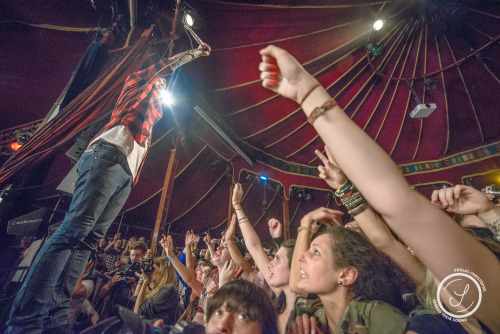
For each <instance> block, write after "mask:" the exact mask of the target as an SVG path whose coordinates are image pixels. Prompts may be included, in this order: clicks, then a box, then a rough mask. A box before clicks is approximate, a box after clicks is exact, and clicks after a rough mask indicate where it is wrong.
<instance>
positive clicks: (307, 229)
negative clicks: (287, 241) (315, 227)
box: [297, 226, 312, 233]
mask: <svg viewBox="0 0 500 334" xmlns="http://www.w3.org/2000/svg"><path fill="white" fill-rule="evenodd" d="M304 230H305V231H309V232H312V228H310V227H309V226H299V227H298V228H297V233H298V232H300V231H304Z"/></svg>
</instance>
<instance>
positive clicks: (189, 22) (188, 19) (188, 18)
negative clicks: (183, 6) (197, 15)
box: [184, 13, 194, 27]
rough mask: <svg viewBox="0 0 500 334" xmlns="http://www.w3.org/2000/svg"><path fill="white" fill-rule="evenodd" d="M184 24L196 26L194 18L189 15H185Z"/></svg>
mask: <svg viewBox="0 0 500 334" xmlns="http://www.w3.org/2000/svg"><path fill="white" fill-rule="evenodd" d="M184 24H187V25H188V26H190V27H192V26H193V25H194V18H193V17H192V16H191V15H190V14H188V13H186V14H184Z"/></svg>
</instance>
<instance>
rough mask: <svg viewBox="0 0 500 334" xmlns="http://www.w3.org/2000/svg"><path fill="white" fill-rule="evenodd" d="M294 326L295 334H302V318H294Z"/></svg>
mask: <svg viewBox="0 0 500 334" xmlns="http://www.w3.org/2000/svg"><path fill="white" fill-rule="evenodd" d="M295 324H296V325H297V333H300V334H302V333H304V330H305V328H304V322H303V320H302V317H301V316H298V317H297V318H295Z"/></svg>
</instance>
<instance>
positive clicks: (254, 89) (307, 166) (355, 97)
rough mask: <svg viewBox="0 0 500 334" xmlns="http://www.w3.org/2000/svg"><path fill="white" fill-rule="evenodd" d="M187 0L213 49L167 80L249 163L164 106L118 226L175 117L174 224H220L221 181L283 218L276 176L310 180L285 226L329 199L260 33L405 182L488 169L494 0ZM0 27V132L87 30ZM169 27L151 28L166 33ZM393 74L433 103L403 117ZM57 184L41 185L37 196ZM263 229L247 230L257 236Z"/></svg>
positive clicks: (257, 208)
mask: <svg viewBox="0 0 500 334" xmlns="http://www.w3.org/2000/svg"><path fill="white" fill-rule="evenodd" d="M160 2H161V1H160ZM170 2H171V3H170ZM170 2H169V4H168V5H167V6H165V7H166V10H170V11H173V9H172V7H173V5H174V2H173V1H170ZM189 4H190V5H191V6H192V7H194V8H195V9H196V10H197V11H198V13H199V15H200V17H201V18H202V19H203V23H204V24H203V26H202V27H200V28H198V30H197V33H198V34H199V35H200V37H201V38H202V39H203V40H204V41H206V42H207V43H209V44H210V45H211V47H212V50H213V51H212V55H211V56H210V57H208V58H203V59H199V60H197V61H196V62H193V63H192V64H189V65H187V66H185V68H183V69H182V72H181V73H180V75H179V84H178V85H177V86H175V87H174V90H175V92H176V95H177V96H178V97H179V98H181V99H182V98H185V99H188V100H189V99H191V100H193V101H190V103H191V104H193V105H194V104H199V105H201V106H203V107H204V108H208V109H210V110H213V111H214V112H215V113H216V115H217V116H218V117H219V118H220V119H221V120H222V121H223V122H224V123H225V124H227V125H228V127H229V128H230V129H231V130H232V131H233V132H234V133H235V134H236V136H237V137H239V138H240V139H241V141H242V142H243V144H244V146H245V145H247V150H249V151H250V152H251V155H252V157H254V158H255V159H256V160H257V161H256V162H255V164H254V165H253V166H251V165H249V164H248V163H247V162H245V161H244V159H243V158H241V157H240V156H238V155H237V154H236V153H235V152H234V151H232V150H231V149H230V148H228V147H227V146H226V145H225V144H223V143H222V142H221V140H220V139H219V138H218V137H217V136H216V135H215V134H214V132H213V131H211V130H210V128H209V127H208V126H207V125H206V123H204V122H203V121H202V120H200V119H199V118H198V117H197V116H195V113H194V112H193V111H191V109H190V110H189V111H186V110H185V108H184V107H182V106H177V107H173V108H172V113H173V117H172V116H168V117H166V118H165V119H164V120H162V121H161V122H160V123H159V124H158V125H157V126H156V128H155V132H154V141H155V143H154V145H153V147H152V148H151V151H150V153H149V155H148V159H147V161H146V164H145V168H144V171H143V173H142V177H141V181H140V182H139V184H138V185H137V186H136V187H135V188H134V189H133V191H132V194H131V196H130V198H129V201H128V202H127V204H126V207H125V209H126V213H125V219H124V222H125V223H128V224H133V225H134V224H135V225H141V226H144V227H148V228H151V227H152V226H153V224H154V219H155V216H156V211H157V206H158V202H159V191H160V189H161V185H162V183H163V178H164V175H165V170H166V166H167V164H168V156H169V154H170V149H171V148H172V141H173V138H174V137H175V133H176V131H173V129H175V128H176V127H177V126H179V125H180V126H181V127H182V130H183V132H184V133H185V134H186V140H185V143H184V145H183V146H181V147H180V148H179V150H178V151H179V152H178V157H179V165H178V168H177V171H176V174H177V177H176V180H175V186H174V196H173V199H172V203H171V207H170V211H169V215H168V222H171V223H172V224H173V225H172V226H173V228H174V231H178V232H182V231H184V230H185V229H186V226H191V227H193V228H194V229H195V232H201V231H204V230H206V229H207V228H209V227H212V228H213V227H216V226H220V227H222V226H223V225H224V224H223V223H224V221H225V219H226V217H227V205H228V196H229V187H230V185H231V184H232V182H233V181H235V182H236V181H238V180H240V182H243V184H244V187H245V188H246V189H249V191H248V194H247V196H246V197H245V202H246V203H245V202H244V206H246V207H248V208H249V216H250V219H251V220H253V221H255V222H257V221H259V222H260V221H265V219H266V218H267V217H271V216H281V214H282V209H281V205H282V200H281V198H280V197H279V196H278V195H276V194H275V192H274V190H276V184H281V185H282V188H281V189H280V188H279V187H278V192H280V193H281V192H282V189H283V187H284V189H285V194H286V196H287V197H288V196H289V191H290V188H291V187H292V186H296V185H302V186H307V187H308V188H309V189H313V190H309V192H310V193H311V194H312V200H311V201H310V202H306V201H304V200H297V199H295V198H293V196H292V198H291V200H290V217H292V218H293V217H294V216H296V218H295V219H294V221H293V222H292V225H293V224H294V223H295V224H297V221H298V220H297V219H298V217H300V215H301V214H304V213H305V212H306V211H307V210H309V209H311V208H314V207H317V206H318V205H326V204H327V203H329V202H328V201H327V198H326V185H325V184H323V183H322V181H321V180H319V179H318V178H317V177H315V176H314V175H311V174H314V170H313V167H315V166H316V165H317V164H318V161H317V160H316V159H315V155H314V149H322V146H323V144H322V142H321V140H320V138H319V137H318V136H317V134H316V132H315V131H314V129H313V128H312V127H311V126H309V125H308V124H307V122H306V119H305V117H304V115H303V112H302V110H300V109H299V106H298V105H296V104H295V103H293V102H291V101H289V100H286V99H283V98H281V97H278V96H276V95H274V94H273V93H272V92H270V91H268V90H265V89H263V88H262V87H261V83H260V80H259V72H258V70H257V68H258V64H259V62H260V57H259V55H258V50H259V49H261V48H263V47H265V46H266V45H268V44H271V43H272V44H275V45H278V46H280V47H282V48H284V49H286V50H289V51H290V52H291V53H292V54H293V55H294V56H296V58H297V59H298V60H299V61H300V62H301V63H302V64H303V65H304V66H305V67H306V69H307V70H309V71H310V72H311V73H313V74H314V75H315V77H316V78H317V79H318V80H319V81H320V82H321V83H322V84H323V86H325V87H327V89H328V91H329V92H330V93H331V95H332V96H334V97H335V98H336V100H337V101H338V102H339V104H340V105H341V106H342V107H343V108H344V109H345V112H346V113H347V114H348V115H350V116H351V118H352V119H353V120H354V121H355V122H356V123H357V124H358V125H359V126H360V127H362V128H363V129H364V130H365V131H366V132H367V133H368V134H369V135H370V136H371V137H372V138H374V139H375V140H376V141H377V143H379V145H381V146H382V147H383V148H384V149H385V150H386V151H387V152H388V153H389V154H390V155H391V157H392V158H393V159H394V161H395V162H396V163H397V164H399V165H400V166H401V171H402V172H403V173H404V174H405V175H407V177H408V180H409V181H410V183H412V184H421V185H423V184H429V183H433V182H450V183H458V182H461V177H462V176H464V175H473V174H477V173H486V172H488V171H491V170H495V169H498V164H499V163H500V160H499V158H498V152H497V150H498V148H500V144H498V142H499V140H500V136H499V135H500V131H499V130H498V129H500V117H498V109H499V107H500V103H499V102H498V98H497V96H498V94H499V92H500V80H499V78H500V65H499V62H498V60H499V59H500V48H499V46H498V38H499V36H500V5H499V3H498V2H492V1H462V2H456V1H453V2H447V1H424V2H414V1H350V2H345V1H314V2H311V1H303V2H299V1H275V2H273V4H259V3H246V4H245V3H241V2H238V3H232V2H223V1H189ZM0 6H3V8H1V9H2V10H1V12H2V13H3V14H0V15H3V16H4V17H5V18H6V19H8V20H12V19H15V20H18V21H24V22H29V23H46V24H52V25H58V26H66V27H94V26H96V25H97V24H98V22H99V15H98V14H97V12H95V11H94V10H93V9H92V8H91V7H90V4H89V3H87V2H78V1H69V2H68V1H48V2H47V1H44V2H23V3H20V2H15V3H9V4H5V3H4V4H2V5H0ZM61 14H64V15H61ZM160 14H161V13H160ZM169 14H172V13H169ZM376 17H378V18H382V19H384V20H385V25H384V27H383V29H382V30H380V31H379V32H374V31H373V30H372V28H371V26H372V24H373V21H374V20H375V18H376ZM0 29H2V33H1V34H0V40H1V45H2V48H1V50H0V53H1V55H2V62H1V63H0V73H2V74H0V87H1V89H0V94H1V99H2V102H3V103H2V109H3V110H2V122H1V123H0V129H1V128H3V129H5V128H8V127H12V126H16V125H19V124H22V123H27V122H30V121H33V120H36V119H39V118H42V117H44V116H45V114H46V113H47V111H48V110H49V109H50V107H51V105H52V104H53V103H54V101H55V100H56V98H57V96H58V95H59V94H60V92H61V90H62V89H63V88H64V86H65V85H66V83H67V81H68V80H69V78H70V76H71V73H72V71H73V70H74V68H75V67H76V65H77V63H78V61H79V59H80V57H81V56H82V55H83V53H84V51H85V49H86V47H87V45H88V44H89V42H90V40H91V36H90V35H91V34H87V35H86V34H83V33H78V32H66V31H56V30H50V29H42V28H36V27H30V26H25V25H19V24H12V23H9V24H7V23H5V22H4V23H2V24H0ZM170 29H171V27H169V26H166V25H165V26H163V27H162V30H163V31H170ZM179 31H180V32H179V35H180V38H179V40H177V41H176V51H181V48H182V47H184V48H187V46H188V44H189V43H188V39H187V36H186V35H185V34H184V32H183V31H182V29H180V30H179ZM369 38H371V40H372V41H373V42H374V43H375V44H379V45H382V46H383V51H382V53H381V54H380V55H379V56H377V57H373V56H371V55H368V54H367V51H366V47H365V45H366V42H367V40H368V39H369ZM369 59H370V60H371V64H370V61H369ZM443 69H445V70H443ZM404 78H409V82H410V83H411V85H412V87H413V88H414V90H415V92H416V93H417V95H418V97H419V99H420V100H421V101H422V103H435V104H436V105H437V109H436V110H435V111H434V112H433V113H432V114H431V115H430V116H429V117H427V118H425V119H413V118H411V117H410V116H409V113H410V112H411V111H412V110H413V108H414V107H415V106H416V104H417V102H416V101H415V99H414V98H413V96H412V94H411V92H410V90H409V88H408V86H407V84H406V82H405V81H404V80H402V79H404ZM424 78H428V79H431V81H430V84H428V85H424V80H423V79H424ZM176 113H177V114H176ZM181 113H185V114H186V115H188V116H185V115H184V116H181V115H179V114H181ZM184 118H187V120H186V119H184ZM174 119H175V120H176V121H177V123H176V121H174ZM179 119H182V120H181V121H179ZM346 140H348V139H347V138H346ZM485 150H486V151H485ZM214 162H217V163H214ZM228 167H229V168H228ZM68 168H69V164H68V162H67V161H66V159H65V158H64V157H58V159H57V160H56V163H55V167H54V168H53V170H52V172H51V173H50V174H49V177H48V178H47V180H49V181H50V179H51V178H52V179H55V178H57V177H59V176H60V174H61V173H63V172H64V173H65V172H66V171H67V170H68ZM231 168H232V169H231ZM245 171H250V172H252V173H255V174H260V173H265V174H268V175H269V177H270V178H271V179H272V181H273V182H272V185H271V188H272V189H273V190H271V189H267V191H266V195H265V196H266V203H267V205H266V206H269V208H268V210H267V212H266V213H265V214H262V210H261V207H262V205H261V204H262V201H263V196H264V188H263V186H262V185H261V184H259V183H258V182H257V183H251V182H250V181H247V180H246V175H247V173H246V172H245ZM227 176H229V177H227ZM240 176H241V178H240ZM314 189H316V190H314ZM54 192H55V190H54V184H52V185H49V186H48V187H46V189H45V190H44V194H43V195H44V196H45V195H50V194H51V193H52V194H53V193H54ZM42 203H43V202H42ZM329 204H330V206H332V205H334V204H333V203H329ZM259 219H261V220H259ZM265 225H267V224H265V223H261V224H259V225H258V226H257V227H258V229H259V230H260V231H261V232H264V231H265Z"/></svg>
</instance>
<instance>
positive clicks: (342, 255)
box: [290, 208, 407, 334]
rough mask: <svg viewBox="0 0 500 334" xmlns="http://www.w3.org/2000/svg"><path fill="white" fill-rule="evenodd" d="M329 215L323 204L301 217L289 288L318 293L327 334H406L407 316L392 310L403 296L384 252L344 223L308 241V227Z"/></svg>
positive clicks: (391, 265)
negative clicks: (343, 333)
mask: <svg viewBox="0 0 500 334" xmlns="http://www.w3.org/2000/svg"><path fill="white" fill-rule="evenodd" d="M332 218H333V214H332V213H331V209H327V208H318V209H316V210H314V211H311V212H309V213H308V214H306V215H305V216H304V217H303V218H302V220H301V223H300V227H299V234H298V237H297V243H296V246H295V251H294V254H293V260H292V271H291V276H290V288H291V289H292V291H295V290H296V289H298V290H300V291H306V292H307V293H312V294H316V295H318V296H319V299H320V300H321V303H322V304H323V308H324V312H325V313H326V319H327V322H328V324H327V325H328V326H327V327H328V330H329V332H330V333H334V332H335V333H336V332H337V330H339V329H344V330H347V333H351V330H354V329H357V330H360V331H361V332H363V330H362V329H363V328H364V330H366V331H367V332H368V331H369V332H370V333H394V334H396V333H404V331H405V328H406V325H407V318H406V316H405V315H404V314H403V313H402V312H401V311H400V310H398V309H397V308H396V307H401V306H402V297H401V293H400V290H399V288H398V287H397V286H396V285H395V284H394V283H393V282H392V278H393V275H392V273H393V271H392V270H391V269H392V268H393V264H392V263H391V261H390V260H389V258H388V257H387V256H385V255H383V254H382V253H381V252H379V251H378V250H377V249H376V248H375V247H374V246H373V245H372V244H371V243H370V242H369V241H368V240H367V239H366V238H364V237H363V236H362V235H361V234H359V233H357V232H354V231H352V230H350V229H346V228H344V227H342V226H328V227H327V228H326V229H325V230H324V231H322V232H319V233H318V234H316V235H315V236H314V239H313V240H312V241H311V242H310V241H309V240H310V233H311V225H312V224H313V223H314V222H315V221H321V220H325V219H332ZM394 306H395V307H394ZM300 321H301V322H302V319H300ZM297 323H298V321H296V322H295V323H292V327H295V326H296V324H297ZM315 329H316V328H315ZM298 332H300V331H298ZM353 333H354V332H353Z"/></svg>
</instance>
